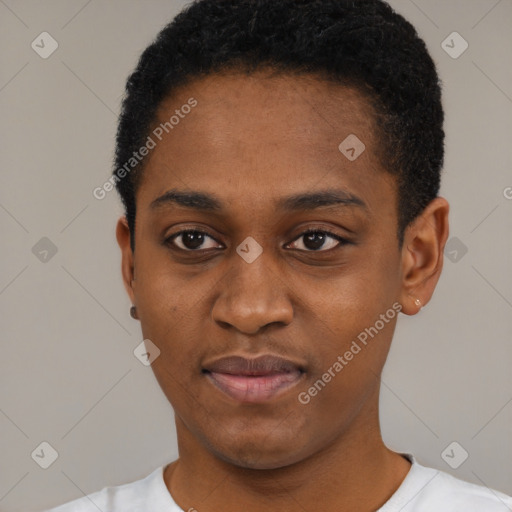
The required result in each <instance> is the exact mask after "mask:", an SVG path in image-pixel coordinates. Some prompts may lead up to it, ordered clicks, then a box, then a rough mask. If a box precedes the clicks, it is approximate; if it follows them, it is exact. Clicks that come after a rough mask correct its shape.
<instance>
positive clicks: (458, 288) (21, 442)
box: [0, 0, 512, 512]
mask: <svg viewBox="0 0 512 512" xmlns="http://www.w3.org/2000/svg"><path fill="white" fill-rule="evenodd" d="M391 4H392V5H393V7H395V8H396V9H397V10H398V11H399V12H401V13H402V14H403V15H405V17H406V18H407V19H409V20H410V21H411V22H412V23H413V24H414V25H415V26H416V27H417V29H418V31H419V33H420V35H421V36H422V37H423V38H424V39H425V40H426V42H427V45H428V47H429V49H430V51H431V53H432V55H433V57H434V59H435V61H436V63H437V65H438V69H439V72H440V75H441V78H442V80H443V82H444V102H445V106H446V125H445V128H446V133H447V140H446V148H447V154H446V163H445V175H444V182H443V187H442V195H444V196H445V197H446V198H447V199H448V200H449V202H450V204H451V232H450V238H453V237H456V238H457V239H458V240H459V241H457V240H455V241H454V240H450V242H449V243H450V245H449V247H450V251H451V254H449V255H448V256H449V257H450V258H451V259H452V260H454V261H451V260H450V259H446V262H445V269H444V272H443V276H442V278H441V281H440V283H439V285H438V288H437V290H436V293H435V294H434V297H433V300H432V301H431V303H430V304H429V305H428V306H427V307H426V308H425V309H424V310H422V311H421V312H420V314H419V315H417V316H415V317H406V316H404V315H401V316H400V320H399V324H398V328H397V332H396V336H395V339H394V344H393V346H392V350H391V354H390V357H389V360H388V362H387V365H386V367H385V370H384V374H383V378H382V394H381V399H382V405H381V407H382V409H381V411H382V412H381V418H382V428H383V436H384V440H385V442H386V443H387V444H388V446H390V447H391V448H392V449H394V450H397V451H402V452H404V451H410V452H412V453H414V454H415V455H416V457H417V458H418V460H419V461H420V462H421V463H423V464H426V465H429V466H433V467H436V468H439V469H442V470H444V471H447V472H448V473H451V474H453V475H455V476H457V477H459V478H463V479H466V480H469V481H471V482H475V483H477V484H480V485H487V486H489V487H491V488H495V489H498V490H500V491H503V492H506V493H508V494H512V462H511V461H512V435H511V424H512V372H511V371H510V367H511V362H512V344H511V340H512V314H511V313H512V274H511V272H510V268H511V264H512V260H511V254H512V250H511V249H512V237H511V232H512V229H511V228H512V199H510V198H511V197H512V188H509V187H512V173H511V163H512V162H511V160H512V158H511V155H512V153H511V143H510V142H511V141H510V134H511V133H512V126H511V124H512V115H511V114H512V99H511V98H512V66H510V55H511V50H512V36H511V32H510V27H511V26H512V1H511V0H501V1H497V0H465V1H463V0H450V1H445V0H429V1H427V0H415V1H414V2H413V1H412V0H393V1H392V2H391ZM183 5H184V2H181V1H177V0H175V1H170V0H165V1H164V0H152V1H146V2H143V1H135V0H130V1H121V0H114V1H112V0H109V1H100V0H89V1H86V0H73V1H70V0H66V1H64V0H61V1H58V0H48V1H45V2H36V1H22V0H17V1H15V0H0V38H1V39H0V47H1V48H2V61H1V66H0V72H1V75H0V105H1V109H2V110H1V112H2V116H1V128H0V129H1V133H0V140H1V141H2V151H1V155H0V158H1V182H0V226H1V230H2V231H1V233H2V251H1V265H0V308H1V319H2V324H1V332H2V347H1V349H2V357H1V358H0V431H1V438H0V450H1V453H0V461H1V462H0V464H1V467H0V470H1V473H0V510H2V511H5V512H14V511H20V510H25V511H26V510H29V509H30V510H37V509H41V508H45V507H49V506H54V505H57V504H59V503H63V502H66V501H69V500H71V499H74V498H77V497H80V496H82V495H83V494H84V493H90V492H93V491H96V490H99V489H100V488H102V487H103V486H106V485H118V484H121V483H126V482H129V481H132V480H135V479H139V478H142V477H144V476H146V475H147V474H148V473H149V472H151V471H152V470H153V469H155V468H156V467H157V466H159V465H163V464H165V463H166V462H169V461H171V460H173V459H175V458H176V456H177V450H176V442H175V432H174V423H173V414H172V409H171V407H170V405H169V404H168V403H167V401H166V399H165V397H164V396H163V394H162V393H161V391H160V388H159V387H158V384H157V383H156V380H155V379H154V376H153V374H152V371H151V369H150V368H148V367H145V366H143V365H142V364H141V363H140V362H139V361H138V360H137V359H136V358H135V357H134V355H133V350H134V348H135V347H136V346H137V345H138V344H139V343H140V342H141V340H142V338H141V333H140V327H139V324H138V322H136V321H134V320H132V319H131V318H130V317H129V314H128V309H129V306H130V303H129V301H128V298H127V296H126V295H125V291H124V288H123V286H122V282H121V275H120V253H119V250H118V247H117V244H116V241H115V237H114V226H115V222H116V220H117V218H118V216H119V215H120V214H121V213H122V210H121V206H120V203H119V201H118V198H117V196H116V195H115V192H111V193H110V194H108V195H107V197H106V198H105V199H104V200H102V201H99V200H96V199H95V198H94V197H93V195H92V190H93V188H95V187H96V186H101V185H102V184H103V182H104V181H105V179H106V178H108V176H109V173H110V170H111V162H112V155H113V144H114V133H115V129H116V116H117V113H118V111H119V105H120V99H121V96H122V94H123V90H124V82H125V80H126V77H127V75H128V73H129V72H130V70H132V68H133V67H134V65H135V63H136V60H137V58H138V56H139V54H140V52H141V51H142V50H143V49H144V48H145V47H146V45H147V44H148V43H149V42H150V41H151V40H152V39H153V38H154V36H156V34H157V32H158V30H159V29H160V28H162V26H163V25H164V24H165V23H166V22H167V21H169V20H170V19H171V18H172V17H173V16H174V15H175V14H176V13H177V12H178V11H179V10H180V9H181V7H182V6H183ZM43 31H47V32H49V33H50V34H51V35H52V37H53V38H55V40H57V42H58V44H59V47H58V49H57V50H56V51H55V53H53V54H52V55H51V56H50V57H49V58H47V59H43V58H41V57H40V56H39V55H38V54H37V53H36V52H35V51H34V50H33V49H32V48H31V43H32V41H33V40H35V39H36V38H37V36H38V35H39V34H40V33H41V32H43ZM453 31H457V32H458V33H460V34H461V35H462V37H463V38H464V39H465V40H466V41H467V42H468V43H469V48H468V49H467V50H466V51H465V52H464V53H463V54H462V55H461V56H460V57H459V58H457V59H454V58H452V57H451V56H450V55H448V53H447V52H446V51H445V50H444V49H443V47H442V46H441V43H442V42H443V40H445V39H446V37H447V36H448V35H449V34H451V33H452V32H453ZM450 41H451V40H450V39H449V40H448V44H450V45H452V46H455V49H458V48H460V46H458V45H459V43H458V42H454V43H451V42H450ZM46 48H48V46H47V45H46ZM507 196H508V198H507ZM42 237H47V238H49V239H50V240H51V242H52V243H53V244H54V245H55V246H56V248H57V253H56V254H55V255H53V256H52V255H51V252H50V253H49V254H48V255H47V256H46V261H40V259H39V258H44V253H41V252H40V251H41V250H43V249H44V247H43V249H41V246H36V249H37V250H36V249H34V251H33V249H32V248H33V247H34V246H35V245H36V244H37V243H38V242H39V241H40V239H41V238H42ZM45 243H47V242H44V241H43V242H40V244H43V245H44V244H45ZM464 247H466V248H467V253H466V254H463V250H461V249H463V248H464ZM34 252H35V253H36V254H34ZM37 256H38V257H37ZM455 258H456V259H455ZM43 441H47V442H49V443H50V444H51V445H52V446H53V447H54V448H55V449H56V450H57V452H58V454H59V456H58V458H57V460H56V461H55V462H54V463H53V464H52V465H51V466H50V467H49V468H48V469H46V470H44V469H42V468H41V467H39V465H38V464H36V462H35V460H33V458H32V457H31V453H32V452H33V451H34V450H35V449H36V448H37V447H38V446H39V445H40V443H41V442H43ZM453 441H456V442H457V443H459V444H460V446H461V447H462V448H463V449H464V450H466V451H467V452H468V453H469V457H468V459H467V460H466V461H465V462H464V463H463V464H462V465H460V467H458V468H457V469H452V468H451V467H450V466H449V465H448V464H447V463H446V462H445V460H443V458H442V456H441V454H442V453H443V451H444V450H445V448H446V447H447V446H448V445H449V444H450V443H452V442H453ZM462 448H459V447H458V446H456V447H455V450H454V452H450V451H449V453H450V454H451V455H452V453H453V455H452V460H460V457H461V454H463V452H462ZM35 458H36V457H35Z"/></svg>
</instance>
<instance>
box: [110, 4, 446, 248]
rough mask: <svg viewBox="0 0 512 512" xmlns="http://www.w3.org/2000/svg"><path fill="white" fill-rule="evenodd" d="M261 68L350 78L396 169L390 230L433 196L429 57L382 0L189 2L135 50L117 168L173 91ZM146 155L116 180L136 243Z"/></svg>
mask: <svg viewBox="0 0 512 512" xmlns="http://www.w3.org/2000/svg"><path fill="white" fill-rule="evenodd" d="M263 68H270V69H273V70H275V71H277V72H282V73H288V74H311V75H316V76H317V77H319V79H325V80H329V81H334V82H335V83H339V84H340V85H347V84H349V85H355V86H356V87H357V88H358V89H359V90H360V91H361V92H363V93H364V94H365V96H366V97H368V98H369V99H370V101H371V104H372V107H373V110H374V112H375V126H376V130H377V132H378V133H377V134H376V135H377V138H378V141H379V158H380V160H381V164H382V165H383V167H384V168H385V169H386V171H387V172H389V173H391V174H393V175H395V176H396V183H397V196H398V201H397V216H398V226H397V237H398V240H399V246H400V247H401V245H402V243H403V234H404V230H405V228H406V227H407V226H408V225H409V224H410V223H411V221H413V220H414V219H415V218H416V217H417V216H418V215H419V214H420V213H421V212H422V211H423V209H424V208H425V207H426V205H427V204H428V203H429V202H430V201H431V200H432V199H434V198H435V197H436V196H437V194H438V192H439V187H440V175H441V168H442V165H443V157H444V131H443V118H444V112H443V108H442V104H441V85H440V80H439V78H438V75H437V71H436V67H435V64H434V62H433V60H432V58H431V56H430V55H429V53H428V50H427V48H426V45H425V43H424V41H423V40H422V39H421V38H420V37H419V36H418V34H417V32H416V30H415V29H414V27H413V26H412V25H411V24H410V23H409V22H408V21H407V20H405V19H404V18H403V17H402V16H401V15H399V14H397V13H396V12H395V11H394V10H393V9H392V8H391V7H390V6H389V5H388V4H387V3H385V2H384V1H382V0H357V1H354V0H196V1H195V2H193V3H191V4H190V5H189V6H187V7H186V8H185V9H184V10H182V11H181V12H180V13H179V14H178V15H177V16H176V17H175V18H174V20H172V21H171V22H170V23H169V24H168V25H166V26H165V27H164V28H163V29H162V30H161V32H160V33H159V34H158V35H157V37H156V39H155V41H154V42H153V43H152V44H151V45H150V46H148V47H147V48H146V49H145V51H144V52H143V53H142V55H141V57H140V59H139V62H138V64H137V67H136V69H135V70H134V72H133V73H132V74H131V75H130V76H129V78H128V80H127V84H126V92H125V96H124V98H123V103H122V109H121V114H120V118H119V124H118V129H117V136H116V151H115V169H114V173H116V172H117V170H118V169H120V168H121V167H122V166H123V165H125V164H126V162H127V161H128V160H129V159H130V158H132V156H133V153H134V152H135V151H137V149H138V148H140V147H141V146H142V145H143V144H144V142H145V140H146V139H147V137H148V135H149V133H150V131H151V126H152V124H153V123H154V122H155V120H156V116H157V110H158V108H159V106H160V104H161V103H162V101H163V100H164V99H165V98H166V97H168V96H169V95H170V94H171V93H172V92H173V91H174V90H175V89H176V88H178V87H179V86H182V85H185V84H186V83H188V82H190V81H192V80H194V79H197V78H200V77H202V76H206V75H208V74H213V73H216V72H221V71H222V70H225V69H232V70H235V71H240V72H242V71H244V72H251V71H254V70H258V69H263ZM144 163H145V160H144V159H142V160H141V161H140V162H137V165H136V166H134V168H133V170H131V171H130V172H129V173H127V174H126V177H125V178H123V179H118V178H117V177H116V178H117V179H116V180H115V185H116V188H117V191H118V192H119V195H120V196H121V199H122V202H123V204H124V208H125V214H126V218H127V221H128V225H129V229H130V235H131V237H130V238H131V246H132V250H135V243H134V239H135V216H136V202H135V195H136V191H137V187H138V184H139V183H140V176H141V173H142V171H143V169H144Z"/></svg>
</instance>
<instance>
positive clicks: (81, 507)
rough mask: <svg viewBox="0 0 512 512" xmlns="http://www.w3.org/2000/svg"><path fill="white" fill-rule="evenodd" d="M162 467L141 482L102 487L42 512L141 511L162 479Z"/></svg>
mask: <svg viewBox="0 0 512 512" xmlns="http://www.w3.org/2000/svg"><path fill="white" fill-rule="evenodd" d="M162 474H163V467H160V468H157V469H156V470H154V471H153V472H152V473H151V474H149V475H148V476H146V477H145V478H143V479H141V480H137V481H134V482H130V483H127V484H123V485H117V486H111V487H104V488H103V489H101V490H100V491H97V492H94V493H92V494H88V495H87V496H83V497H82V498H78V499H76V500H73V501H70V502H68V503H65V504H64V505H60V506H58V507H55V508H52V509H48V510H45V511H44V512H98V510H101V511H102V512H118V511H120V510H122V511H123V512H128V511H129V510H142V509H141V508H139V507H140V506H141V505H142V504H143V503H147V500H148V497H150V496H151V493H152V492H153V490H154V489H155V488H157V486H158V485H159V484H160V480H161V479H162Z"/></svg>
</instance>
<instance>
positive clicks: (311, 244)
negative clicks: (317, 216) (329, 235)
mask: <svg viewBox="0 0 512 512" xmlns="http://www.w3.org/2000/svg"><path fill="white" fill-rule="evenodd" d="M304 236H305V238H306V242H305V243H304V245H305V246H306V247H307V248H308V249H313V250H315V249H320V248H321V247H322V245H323V244H324V241H325V233H321V232H319V231H315V232H314V233H308V234H307V235H304Z"/></svg>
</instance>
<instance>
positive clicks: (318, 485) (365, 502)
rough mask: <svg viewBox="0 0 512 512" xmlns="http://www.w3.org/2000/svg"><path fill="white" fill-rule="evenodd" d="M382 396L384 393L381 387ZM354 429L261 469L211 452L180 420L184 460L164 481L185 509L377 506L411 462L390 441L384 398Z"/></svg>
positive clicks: (368, 510) (356, 511)
mask: <svg viewBox="0 0 512 512" xmlns="http://www.w3.org/2000/svg"><path fill="white" fill-rule="evenodd" d="M377 395H378V391H377ZM375 398H376V400H374V401H372V404H371V405H370V406H367V407H366V410H361V411H360V413H359V414H358V416H357V418H356V419H355V420H354V421H353V422H352V424H351V425H350V427H349V429H348V430H347V431H345V432H342V433H341V434H340V435H339V436H338V437H337V438H336V439H335V440H333V442H332V443H331V444H329V445H328V446H324V447H323V448H322V449H321V450H320V451H318V452H316V453H315V454H314V455H312V456H311V457H309V458H307V459H305V460H302V461H300V462H297V463H295V464H292V465H288V466H285V467H281V468H277V469H269V470H261V469H260V470H254V469H247V468H242V467H239V466H235V465H233V464H230V463H227V462H225V461H223V460H221V459H219V458H218V457H216V456H215V455H213V454H212V453H211V452H209V451H208V450H207V449H206V448H205V447H204V446H203V445H202V444H201V443H200V442H199V441H198V440H197V438H195V437H194V436H193V435H192V434H191V433H190V431H189V430H188V429H187V428H186V427H185V425H184V424H183V423H182V422H181V421H180V420H179V418H177V420H176V427H177V433H178V444H179V452H180V458H179V459H178V460H177V461H175V462H174V463H173V464H171V465H169V466H168V467H167V468H166V470H165V473H164V480H165V483H166V485H167V488H168V489H169V492H170V493H171V495H172V496H173V498H174V500H175V501H176V503H178V504H179V505H180V506H181V508H183V510H194V509H196V510H198V511H199V512H216V511H218V510H223V511H224V512H239V510H240V509H241V508H243V510H244V512H257V511H258V512H259V511H261V510H268V511H270V512H273V511H276V512H277V511H279V512H292V511H293V512H296V511H297V509H302V510H315V509H317V508H318V505H319V503H321V506H322V510H323V511H324V512H331V511H332V512H335V511H336V512H339V511H340V510H350V511H351V512H372V511H375V510H377V509H378V508H380V507H381V506H382V505H383V504H384V503H385V502H386V501H388V500H389V498H390V497H391V496H392V495H393V493H394V492H395V491H396V490H397V489H398V487H399V486H400V484H401V483H402V481H403V480H404V478H405V476H406V475H407V472H408V471H409V468H410V463H409V462H408V461H407V460H405V459H404V458H403V457H402V456H400V455H399V454H397V453H395V452H393V451H391V450H389V449H388V448H387V447H386V446H385V445H384V443H383V441H382V437H381V433H380V427H379V418H378V396H377V397H375Z"/></svg>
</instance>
